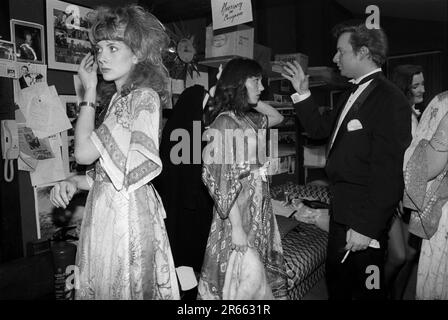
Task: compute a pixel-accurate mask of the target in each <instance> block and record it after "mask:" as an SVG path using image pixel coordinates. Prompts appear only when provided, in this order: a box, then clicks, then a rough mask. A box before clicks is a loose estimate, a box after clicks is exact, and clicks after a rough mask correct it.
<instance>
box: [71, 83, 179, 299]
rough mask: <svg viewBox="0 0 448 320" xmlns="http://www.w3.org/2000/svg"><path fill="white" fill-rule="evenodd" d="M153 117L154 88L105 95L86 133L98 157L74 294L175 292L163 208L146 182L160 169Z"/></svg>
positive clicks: (162, 295)
mask: <svg viewBox="0 0 448 320" xmlns="http://www.w3.org/2000/svg"><path fill="white" fill-rule="evenodd" d="M159 117H160V110H159V98H158V96H157V94H156V93H155V92H154V91H153V90H151V89H148V88H146V89H138V90H134V91H132V92H131V93H130V94H129V95H127V96H125V97H115V99H112V101H111V104H110V106H109V110H108V111H107V114H106V116H105V119H104V122H103V123H102V124H101V125H100V126H99V127H98V129H97V130H95V131H94V132H93V133H92V135H91V140H92V142H93V143H94V145H95V146H96V147H97V149H98V150H99V152H100V159H99V161H97V163H96V166H95V169H94V174H93V175H90V177H91V178H93V181H91V183H92V188H91V190H90V192H89V195H88V198H87V203H86V211H85V214H84V219H83V222H82V227H81V235H80V240H79V245H78V251H77V257H76V263H77V265H78V267H79V272H80V273H79V288H78V289H77V290H76V299H179V289H178V285H177V279H176V275H175V269H174V263H173V258H172V256H171V250H170V246H169V242H168V237H167V234H166V230H165V225H164V221H163V219H164V218H165V210H164V208H163V205H162V201H161V199H160V198H159V196H158V194H157V192H156V191H155V189H154V188H153V187H152V185H151V184H148V183H149V182H150V181H151V180H152V179H153V178H154V177H156V176H157V175H158V174H159V173H160V171H161V170H162V164H161V161H160V158H159V153H158V144H159V137H158V129H159V128H158V127H159ZM91 180H92V179H91Z"/></svg>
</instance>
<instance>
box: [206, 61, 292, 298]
mask: <svg viewBox="0 0 448 320" xmlns="http://www.w3.org/2000/svg"><path fill="white" fill-rule="evenodd" d="M261 73H262V69H261V67H260V65H259V64H258V63H257V62H256V61H254V60H251V59H245V58H237V59H233V60H231V61H229V62H228V63H227V65H226V66H225V68H224V70H223V72H222V75H221V77H220V79H219V80H218V83H217V85H216V91H215V96H214V100H213V111H212V113H211V121H212V123H211V125H210V128H209V130H208V131H207V134H208V136H209V139H210V140H209V141H210V142H209V144H208V145H207V146H206V147H205V148H204V151H203V159H204V165H203V173H202V178H203V181H204V183H205V185H206V186H207V188H208V191H209V193H210V195H211V197H212V199H213V200H214V203H215V206H214V212H213V220H212V225H211V228H210V234H209V238H208V241H207V246H206V252H205V258H204V263H203V266H202V271H201V276H200V280H199V286H198V291H199V298H200V299H206V300H211V299H213V300H215V299H225V300H227V299H272V298H279V299H281V298H286V271H285V266H284V260H283V251H282V245H281V240H280V234H279V231H278V227H277V223H276V219H275V216H274V213H273V211H272V204H271V199H270V196H269V183H268V181H267V179H266V164H267V158H266V153H265V147H266V146H265V142H266V140H265V134H266V128H267V127H268V126H273V125H275V124H277V123H276V121H275V120H274V121H272V119H275V112H272V108H271V107H270V106H269V105H265V104H260V102H259V99H260V94H261V92H262V91H263V89H264V88H263V85H262V83H261ZM252 109H255V110H256V111H258V112H253V111H252ZM277 119H278V118H277ZM278 120H279V121H280V122H281V120H282V119H281V117H280V119H278ZM246 139H247V140H246ZM235 140H236V141H238V140H239V141H240V142H242V143H238V142H236V143H235V142H234V141H235Z"/></svg>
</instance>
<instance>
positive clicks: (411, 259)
mask: <svg viewBox="0 0 448 320" xmlns="http://www.w3.org/2000/svg"><path fill="white" fill-rule="evenodd" d="M392 81H393V82H394V83H395V84H396V85H397V86H398V87H399V88H400V89H401V91H402V92H403V93H404V94H405V95H406V97H407V98H408V100H409V105H410V107H411V110H412V115H411V125H412V126H411V130H412V131H411V133H412V136H413V137H414V135H415V132H416V129H417V125H418V119H419V116H420V111H419V110H417V109H416V108H415V105H416V104H419V103H422V102H423V94H424V93H425V84H424V77H423V69H422V67H421V66H418V65H410V64H406V65H399V66H397V67H395V69H394V71H393V73H392ZM405 158H406V156H405ZM407 159H409V158H407ZM407 159H406V160H405V162H404V167H406V162H407ZM410 215H411V212H410V210H409V209H408V208H403V207H402V206H401V205H400V208H398V209H397V216H395V217H394V220H393V222H392V225H391V228H390V230H389V241H388V250H387V257H386V259H387V260H386V264H385V281H386V284H387V286H388V293H389V295H390V298H391V299H393V300H402V299H403V294H404V292H405V290H406V286H407V284H408V282H409V278H410V276H411V273H412V269H413V267H414V263H415V260H416V258H417V253H418V250H419V249H420V241H419V239H418V238H416V237H415V236H413V235H412V234H409V231H408V227H409V218H410Z"/></svg>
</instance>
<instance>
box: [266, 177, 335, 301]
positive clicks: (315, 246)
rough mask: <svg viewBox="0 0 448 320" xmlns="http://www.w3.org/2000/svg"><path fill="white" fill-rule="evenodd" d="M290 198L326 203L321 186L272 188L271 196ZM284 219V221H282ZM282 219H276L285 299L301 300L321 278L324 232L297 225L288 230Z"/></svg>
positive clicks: (300, 224)
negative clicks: (286, 195) (282, 256)
mask: <svg viewBox="0 0 448 320" xmlns="http://www.w3.org/2000/svg"><path fill="white" fill-rule="evenodd" d="M285 191H286V192H288V193H290V195H291V196H292V197H293V198H303V197H306V198H309V199H315V200H319V201H322V202H325V203H329V202H330V199H329V196H328V188H327V187H322V186H311V185H306V186H300V185H296V184H293V183H287V184H284V185H280V186H276V187H273V188H271V196H272V198H273V199H276V200H284V198H283V197H284V192H285ZM281 218H283V219H281ZM284 219H286V220H290V219H287V218H285V217H277V222H279V229H281V230H280V232H281V233H282V232H283V233H282V245H283V254H284V257H285V263H286V273H287V274H288V297H289V299H292V300H297V299H301V298H302V297H303V296H304V295H305V294H306V293H307V292H308V290H309V289H311V288H312V287H313V286H314V285H315V284H316V283H317V282H318V281H319V280H320V279H321V278H322V277H323V275H324V269H325V257H326V247H327V238H328V234H327V232H325V231H323V230H321V229H319V228H318V227H316V226H315V225H312V224H306V223H303V222H299V221H296V222H297V226H295V227H293V228H292V229H291V225H292V223H291V221H287V222H288V223H283V222H285V221H283V220H284Z"/></svg>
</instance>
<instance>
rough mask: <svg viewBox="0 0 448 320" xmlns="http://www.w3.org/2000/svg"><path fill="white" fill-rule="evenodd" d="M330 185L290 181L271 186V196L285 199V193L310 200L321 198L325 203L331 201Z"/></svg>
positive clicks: (276, 198)
mask: <svg viewBox="0 0 448 320" xmlns="http://www.w3.org/2000/svg"><path fill="white" fill-rule="evenodd" d="M328 191H329V190H328V187H325V186H318V185H310V184H308V185H299V184H294V183H292V182H291V181H288V182H287V183H286V184H282V185H278V186H274V187H272V188H271V197H272V199H275V200H281V201H282V200H285V193H288V194H289V195H290V196H291V197H292V198H295V199H299V198H305V199H310V200H319V201H322V202H324V203H327V204H329V203H330V196H329V192H328Z"/></svg>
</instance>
